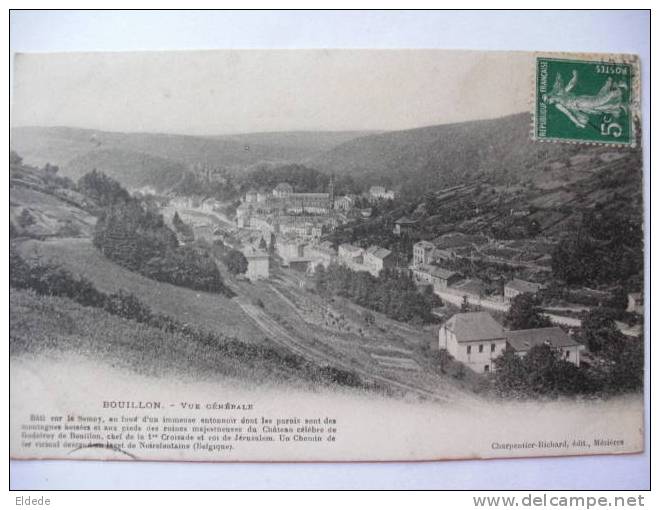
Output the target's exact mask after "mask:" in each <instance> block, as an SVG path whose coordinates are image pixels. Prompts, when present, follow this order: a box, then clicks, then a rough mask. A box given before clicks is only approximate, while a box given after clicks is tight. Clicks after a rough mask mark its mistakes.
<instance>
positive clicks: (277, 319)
mask: <svg viewBox="0 0 660 510" xmlns="http://www.w3.org/2000/svg"><path fill="white" fill-rule="evenodd" d="M640 72H641V70H640V65H639V61H638V59H637V57H635V56H633V55H612V54H607V55H603V54H570V53H562V54H553V53H533V52H529V53H526V52H477V51H439V50H240V51H239V50H223V51H203V52H202V51H200V52H163V53H148V52H144V53H140V52H135V53H69V54H64V53H63V54H20V55H17V56H16V57H15V67H14V83H13V98H12V101H13V104H12V126H11V152H10V155H9V158H10V186H11V188H10V200H11V203H10V289H9V292H10V343H9V349H10V361H11V363H10V384H11V389H10V399H11V403H10V411H11V418H10V425H11V431H10V432H11V433H10V453H11V456H12V458H15V459H35V458H36V459H112V460H129V461H130V460H187V461H215V462H226V461H418V460H440V459H475V458H481V459H486V458H497V457H539V456H562V455H586V454H619V453H632V452H641V451H643V450H644V447H645V445H644V395H643V385H644V295H645V284H644V282H645V275H644V272H643V269H644V222H643V217H644V214H643V213H644V211H643V179H642V176H643V166H642V151H641V148H640V141H641V140H642V138H641V132H640V129H641V128H640V126H641V123H640V108H639V105H640V103H639V101H640V99H639V74H640Z"/></svg>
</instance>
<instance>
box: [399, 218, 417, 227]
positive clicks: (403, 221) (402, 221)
mask: <svg viewBox="0 0 660 510" xmlns="http://www.w3.org/2000/svg"><path fill="white" fill-rule="evenodd" d="M394 223H396V224H397V225H414V224H415V223H417V221H416V220H411V219H410V218H408V217H407V216H401V217H400V218H399V219H398V220H396V221H395V222H394Z"/></svg>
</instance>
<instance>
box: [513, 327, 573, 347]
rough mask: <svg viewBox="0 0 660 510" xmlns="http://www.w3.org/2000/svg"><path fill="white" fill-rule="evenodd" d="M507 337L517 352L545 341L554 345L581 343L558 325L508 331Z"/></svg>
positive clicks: (569, 345)
mask: <svg viewBox="0 0 660 510" xmlns="http://www.w3.org/2000/svg"><path fill="white" fill-rule="evenodd" d="M506 337H507V341H508V342H509V345H510V346H511V347H512V348H513V350H515V351H517V352H526V351H528V350H530V349H531V348H532V347H535V346H537V345H543V344H545V343H548V344H550V345H552V346H553V347H573V346H576V345H580V342H577V341H576V340H574V339H573V338H572V337H570V336H569V335H567V334H566V333H564V330H563V329H561V328H558V327H552V328H535V329H520V330H517V331H507V332H506Z"/></svg>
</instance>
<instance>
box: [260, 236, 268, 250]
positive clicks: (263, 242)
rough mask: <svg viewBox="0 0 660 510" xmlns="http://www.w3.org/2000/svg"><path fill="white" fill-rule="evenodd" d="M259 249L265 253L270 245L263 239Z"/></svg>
mask: <svg viewBox="0 0 660 510" xmlns="http://www.w3.org/2000/svg"><path fill="white" fill-rule="evenodd" d="M259 249H260V250H264V251H266V250H268V244H267V243H266V240H265V239H264V238H263V237H262V238H261V240H260V241H259Z"/></svg>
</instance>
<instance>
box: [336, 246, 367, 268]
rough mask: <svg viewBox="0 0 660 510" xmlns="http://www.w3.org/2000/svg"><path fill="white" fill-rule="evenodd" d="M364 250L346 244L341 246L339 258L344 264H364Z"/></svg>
mask: <svg viewBox="0 0 660 510" xmlns="http://www.w3.org/2000/svg"><path fill="white" fill-rule="evenodd" d="M363 256H364V250H363V249H362V248H360V247H359V246H353V245H352V244H348V243H344V244H340V245H339V258H340V259H341V261H342V262H347V263H354V264H362V258H363Z"/></svg>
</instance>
